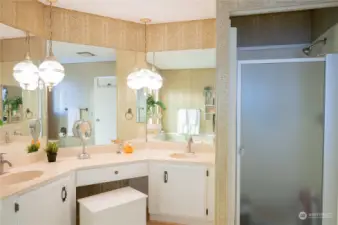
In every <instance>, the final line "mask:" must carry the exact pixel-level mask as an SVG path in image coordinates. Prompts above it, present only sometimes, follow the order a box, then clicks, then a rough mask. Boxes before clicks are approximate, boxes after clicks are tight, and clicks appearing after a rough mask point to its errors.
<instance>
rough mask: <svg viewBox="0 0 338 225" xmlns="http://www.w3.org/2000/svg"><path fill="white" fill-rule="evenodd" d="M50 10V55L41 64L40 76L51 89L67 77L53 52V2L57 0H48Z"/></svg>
mask: <svg viewBox="0 0 338 225" xmlns="http://www.w3.org/2000/svg"><path fill="white" fill-rule="evenodd" d="M48 1H49V6H50V11H49V22H50V24H49V25H50V26H49V28H50V36H49V42H48V55H47V57H46V59H45V60H44V61H43V62H42V63H41V64H40V66H39V76H40V78H41V80H42V81H43V82H44V83H45V85H46V87H48V89H49V91H51V90H52V88H53V87H54V86H56V85H57V84H59V83H60V82H61V81H62V80H63V78H64V77H65V69H64V67H63V66H62V65H61V64H60V63H59V62H58V61H57V60H56V58H55V56H54V54H53V14H52V12H53V7H52V6H53V3H55V2H56V0H48Z"/></svg>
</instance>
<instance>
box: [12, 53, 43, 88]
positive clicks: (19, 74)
mask: <svg viewBox="0 0 338 225" xmlns="http://www.w3.org/2000/svg"><path fill="white" fill-rule="evenodd" d="M13 76H14V79H15V80H16V81H17V82H19V83H20V86H21V85H23V86H28V85H30V84H35V83H37V82H38V79H39V70H38V68H37V67H36V66H35V65H34V63H33V62H32V61H31V60H30V59H29V57H26V59H25V60H24V61H22V62H19V63H18V64H16V65H15V66H14V68H13Z"/></svg>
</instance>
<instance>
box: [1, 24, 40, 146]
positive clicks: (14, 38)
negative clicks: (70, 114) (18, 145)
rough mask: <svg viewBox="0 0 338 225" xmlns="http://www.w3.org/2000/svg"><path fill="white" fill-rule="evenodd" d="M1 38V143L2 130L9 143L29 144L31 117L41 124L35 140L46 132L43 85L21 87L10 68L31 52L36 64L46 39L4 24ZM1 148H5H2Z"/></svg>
mask: <svg viewBox="0 0 338 225" xmlns="http://www.w3.org/2000/svg"><path fill="white" fill-rule="evenodd" d="M28 37H29V38H28ZM0 39H1V40H0V42H1V53H0V54H1V57H0V59H1V62H0V99H1V101H0V143H1V142H3V141H4V135H3V134H4V133H5V134H7V135H6V140H7V141H6V142H8V143H12V142H19V141H22V142H23V143H25V144H30V143H31V140H32V136H31V133H30V127H29V125H30V120H32V119H34V120H39V121H40V124H41V125H40V129H39V130H40V131H41V132H38V137H37V138H36V139H39V138H40V137H41V136H43V135H45V130H46V129H45V125H46V123H44V118H45V115H46V114H45V112H46V109H45V104H44V101H45V100H46V97H45V91H44V90H43V87H42V89H39V88H37V89H35V90H23V89H22V88H21V87H20V84H19V83H18V82H17V81H16V80H15V79H14V76H13V68H14V66H15V65H17V64H18V63H19V62H21V61H23V60H24V59H25V55H26V54H27V52H30V58H31V60H32V63H33V64H35V65H38V64H39V60H42V59H43V58H44V57H45V52H46V51H45V50H46V48H45V47H46V46H45V44H46V42H45V40H44V39H42V38H39V37H36V36H34V35H33V34H28V33H26V32H25V31H22V30H18V29H15V28H12V27H9V26H7V25H5V24H0ZM28 40H29V41H28ZM18 136H21V137H20V138H19V137H18ZM41 139H42V137H41ZM2 151H7V150H6V149H5V148H4V149H3V150H2Z"/></svg>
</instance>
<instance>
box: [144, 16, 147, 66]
mask: <svg viewBox="0 0 338 225" xmlns="http://www.w3.org/2000/svg"><path fill="white" fill-rule="evenodd" d="M144 55H145V56H144V58H145V61H146V62H147V21H145V22H144Z"/></svg>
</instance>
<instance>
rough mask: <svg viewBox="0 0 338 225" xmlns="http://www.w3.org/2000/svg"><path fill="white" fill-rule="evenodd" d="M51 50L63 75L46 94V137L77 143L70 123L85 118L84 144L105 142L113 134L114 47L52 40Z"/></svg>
mask: <svg viewBox="0 0 338 225" xmlns="http://www.w3.org/2000/svg"><path fill="white" fill-rule="evenodd" d="M53 52H54V54H55V56H56V58H57V59H58V61H59V62H61V64H62V65H63V66H64V68H65V73H66V75H65V77H64V79H63V80H62V82H61V83H59V84H58V85H57V86H55V87H54V88H53V90H52V92H51V93H50V96H49V98H48V105H49V106H48V107H49V118H48V124H49V126H48V127H49V128H48V133H49V139H51V140H58V142H59V145H60V147H74V146H80V145H81V141H80V139H79V138H78V137H76V136H74V132H73V125H74V123H75V122H76V121H78V120H86V121H89V123H90V124H91V127H92V132H91V133H92V135H91V137H90V138H89V139H88V140H87V143H86V144H87V145H89V146H91V145H107V144H110V143H111V142H112V140H115V139H116V138H117V103H116V101H117V88H116V85H117V84H116V74H115V61H116V53H115V50H114V49H111V48H102V47H96V46H88V45H80V44H72V43H65V42H57V41H54V42H53Z"/></svg>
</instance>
